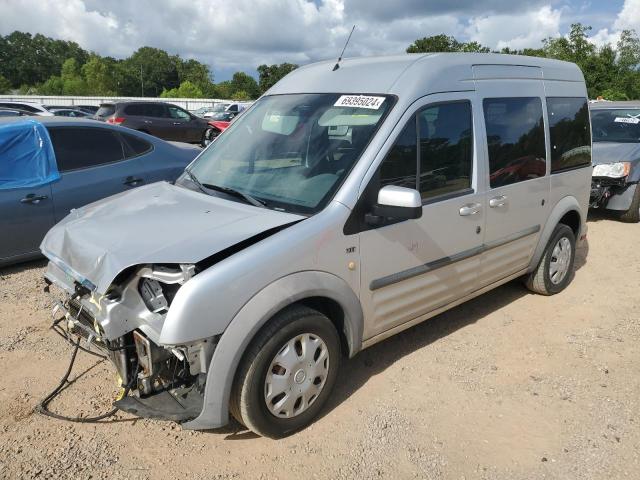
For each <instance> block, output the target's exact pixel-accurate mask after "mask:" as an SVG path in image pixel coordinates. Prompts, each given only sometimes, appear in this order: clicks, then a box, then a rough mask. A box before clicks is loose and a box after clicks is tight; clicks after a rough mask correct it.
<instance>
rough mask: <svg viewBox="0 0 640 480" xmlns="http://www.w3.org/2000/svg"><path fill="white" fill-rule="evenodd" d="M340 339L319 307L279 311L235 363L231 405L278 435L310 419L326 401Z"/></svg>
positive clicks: (248, 422)
mask: <svg viewBox="0 0 640 480" xmlns="http://www.w3.org/2000/svg"><path fill="white" fill-rule="evenodd" d="M340 356H341V354H340V339H339V337H338V333H337V332H336V329H335V327H334V326H333V324H332V323H331V321H330V320H329V319H328V318H327V317H326V316H324V315H323V314H321V313H320V312H318V311H316V310H313V309H310V308H307V307H303V306H294V307H290V308H288V309H286V310H284V311H282V312H280V313H279V314H278V315H276V317H274V318H273V319H272V320H271V322H270V323H269V324H268V325H267V326H266V327H265V328H264V329H263V330H261V331H260V332H259V333H258V335H257V336H256V338H255V339H254V340H253V342H252V343H251V346H250V347H249V348H248V350H247V352H246V353H245V356H244V358H243V360H242V362H241V364H240V366H239V369H238V373H237V375H236V379H235V382H234V388H233V390H232V394H231V402H230V410H231V413H232V415H233V416H234V417H235V418H236V420H238V421H239V422H240V423H242V424H244V425H245V426H246V427H247V428H249V429H250V430H252V431H253V432H255V433H257V434H259V435H262V436H265V437H270V438H281V437H284V436H286V435H288V434H291V433H293V432H295V431H297V430H300V429H302V428H304V427H306V426H307V425H309V424H310V423H311V422H312V421H313V419H314V418H315V417H316V415H317V414H318V413H319V412H320V410H321V409H322V407H323V405H324V404H325V402H326V401H327V399H328V397H329V395H330V394H331V390H332V389H333V386H334V384H335V381H336V375H337V372H338V368H339V365H340V360H341V358H340Z"/></svg>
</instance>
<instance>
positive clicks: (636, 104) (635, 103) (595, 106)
mask: <svg viewBox="0 0 640 480" xmlns="http://www.w3.org/2000/svg"><path fill="white" fill-rule="evenodd" d="M589 108H590V109H591V110H603V109H607V108H640V100H627V101H619V102H611V101H609V100H598V101H595V102H591V103H590V104H589Z"/></svg>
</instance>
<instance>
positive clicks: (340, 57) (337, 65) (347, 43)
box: [331, 25, 356, 72]
mask: <svg viewBox="0 0 640 480" xmlns="http://www.w3.org/2000/svg"><path fill="white" fill-rule="evenodd" d="M355 29H356V26H355V25H354V26H353V28H352V29H351V33H349V36H348V37H347V41H346V42H345V43H344V47H342V53H340V56H339V57H338V61H337V62H336V64H335V65H334V66H333V70H331V71H332V72H335V71H336V70H338V69H339V68H340V61H341V60H342V55H344V51H345V50H346V49H347V45H349V40H351V35H353V31H354V30H355Z"/></svg>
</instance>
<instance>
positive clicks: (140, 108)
mask: <svg viewBox="0 0 640 480" xmlns="http://www.w3.org/2000/svg"><path fill="white" fill-rule="evenodd" d="M124 113H125V114H126V115H131V116H132V117H142V116H143V115H145V112H144V105H143V104H141V103H134V104H132V105H127V106H126V107H125V108H124Z"/></svg>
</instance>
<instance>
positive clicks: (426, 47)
mask: <svg viewBox="0 0 640 480" xmlns="http://www.w3.org/2000/svg"><path fill="white" fill-rule="evenodd" d="M490 51H491V49H490V48H488V47H485V46H483V45H481V44H479V43H478V42H468V43H465V42H459V41H458V40H456V39H455V38H454V37H451V36H448V35H445V34H444V33H441V34H440V35H433V36H431V37H423V38H419V39H417V40H416V41H415V42H413V43H412V44H411V45H409V47H408V48H407V53H433V52H477V53H488V52H490Z"/></svg>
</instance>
